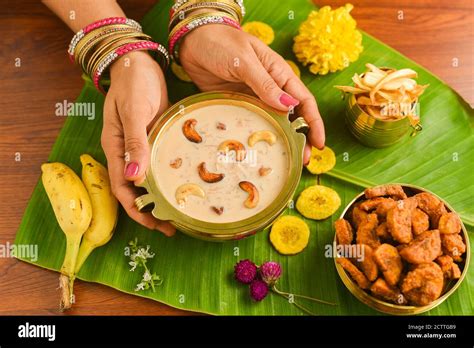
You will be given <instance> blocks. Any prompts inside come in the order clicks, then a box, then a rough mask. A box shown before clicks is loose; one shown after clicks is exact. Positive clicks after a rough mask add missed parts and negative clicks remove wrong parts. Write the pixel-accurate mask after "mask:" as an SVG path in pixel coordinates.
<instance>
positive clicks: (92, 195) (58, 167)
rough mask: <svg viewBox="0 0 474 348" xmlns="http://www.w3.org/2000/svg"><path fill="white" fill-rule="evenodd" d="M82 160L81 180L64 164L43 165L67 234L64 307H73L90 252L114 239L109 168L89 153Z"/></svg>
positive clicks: (114, 204)
mask: <svg viewBox="0 0 474 348" xmlns="http://www.w3.org/2000/svg"><path fill="white" fill-rule="evenodd" d="M81 163H82V181H81V179H80V178H79V177H78V176H77V175H76V173H74V171H73V170H72V169H71V168H69V167H68V166H66V165H65V164H63V163H59V162H55V163H45V164H43V165H42V166H41V170H42V172H43V174H42V181H43V185H44V188H45V190H46V193H47V195H48V197H49V200H50V202H51V205H52V207H53V210H54V214H55V216H56V219H57V220H58V223H59V226H60V227H61V229H62V230H63V232H64V234H65V235H66V254H65V256H64V261H63V265H62V267H61V275H60V278H59V285H60V288H61V300H60V309H61V310H65V309H69V308H71V306H72V303H73V302H74V301H73V296H72V294H73V285H74V279H75V277H76V274H77V273H78V272H79V270H80V268H81V266H82V265H83V264H84V261H85V260H86V259H87V257H88V256H89V255H90V253H91V252H92V251H93V250H94V249H95V248H97V247H100V246H102V245H104V244H106V243H107V242H108V241H109V240H110V238H112V234H113V231H114V228H115V225H116V223H117V213H118V203H117V200H116V199H115V197H114V196H113V195H112V192H111V188H110V181H109V175H108V172H107V169H106V168H105V167H104V166H103V165H102V164H100V163H99V162H97V161H96V160H94V159H93V158H92V157H91V156H90V155H87V154H84V155H82V156H81Z"/></svg>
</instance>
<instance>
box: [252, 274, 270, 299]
mask: <svg viewBox="0 0 474 348" xmlns="http://www.w3.org/2000/svg"><path fill="white" fill-rule="evenodd" d="M267 294H268V286H267V284H266V283H265V282H264V281H263V280H258V279H257V280H254V281H253V282H252V284H250V297H252V299H254V300H255V301H261V300H263V299H264V298H265V297H266V296H267Z"/></svg>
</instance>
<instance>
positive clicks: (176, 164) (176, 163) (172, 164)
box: [170, 157, 183, 169]
mask: <svg viewBox="0 0 474 348" xmlns="http://www.w3.org/2000/svg"><path fill="white" fill-rule="evenodd" d="M182 164H183V159H182V158H181V157H178V158H175V159H174V160H172V161H170V167H171V168H174V169H178V168H179V167H181V165H182Z"/></svg>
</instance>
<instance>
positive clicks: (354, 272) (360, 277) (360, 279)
mask: <svg viewBox="0 0 474 348" xmlns="http://www.w3.org/2000/svg"><path fill="white" fill-rule="evenodd" d="M336 262H337V263H338V264H340V265H341V266H342V268H344V269H345V270H346V272H347V273H349V275H350V276H351V277H352V279H354V281H355V282H356V283H357V285H359V287H360V288H362V289H368V288H369V287H370V281H369V280H368V279H367V277H366V276H365V275H364V273H362V272H361V271H360V270H359V269H358V268H357V267H356V266H354V264H353V263H352V262H350V261H349V260H348V259H346V258H344V257H338V258H337V259H336Z"/></svg>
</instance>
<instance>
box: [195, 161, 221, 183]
mask: <svg viewBox="0 0 474 348" xmlns="http://www.w3.org/2000/svg"><path fill="white" fill-rule="evenodd" d="M198 172H199V176H200V177H201V179H202V180H204V181H205V182H209V183H213V182H219V181H221V180H222V179H224V174H222V173H211V172H208V171H207V169H206V163H205V162H202V163H201V164H199V166H198Z"/></svg>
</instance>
